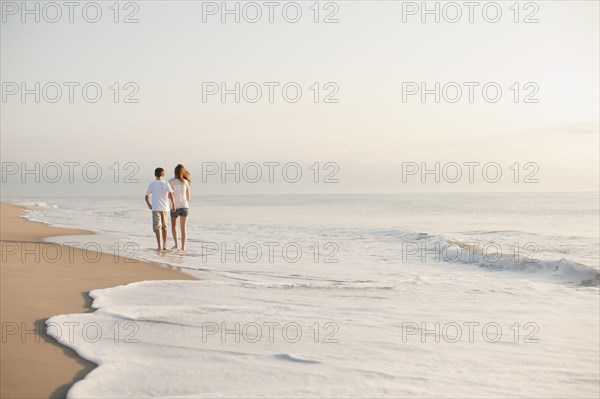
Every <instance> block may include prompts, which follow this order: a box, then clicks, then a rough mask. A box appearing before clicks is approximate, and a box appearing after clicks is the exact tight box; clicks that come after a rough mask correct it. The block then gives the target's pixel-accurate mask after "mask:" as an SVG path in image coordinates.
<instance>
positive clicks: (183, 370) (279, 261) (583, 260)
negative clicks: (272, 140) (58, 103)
mask: <svg viewBox="0 0 600 399" xmlns="http://www.w3.org/2000/svg"><path fill="white" fill-rule="evenodd" d="M3 200H4V201H8V202H14V203H18V204H22V205H25V206H27V207H28V209H29V211H28V214H27V218H28V219H31V220H35V221H41V222H44V223H49V224H52V225H57V226H63V227H73V228H82V229H88V230H93V231H95V232H96V233H97V235H94V236H65V237H53V238H50V239H49V241H51V242H56V243H61V244H65V245H71V246H76V247H80V248H87V249H92V250H100V251H102V252H104V254H105V256H111V255H112V254H119V255H121V256H124V257H125V258H126V259H127V260H128V261H131V262H135V261H137V260H146V261H153V262H158V263H161V264H163V265H166V266H167V265H168V266H169V267H174V268H180V269H181V270H182V271H183V272H185V273H188V274H190V275H192V276H196V277H198V278H200V279H201V280H198V281H158V282H156V281H152V282H139V283H134V284H129V285H124V286H118V287H113V288H108V289H100V290H94V291H92V292H91V293H90V296H91V297H92V298H93V299H94V302H93V307H94V308H95V309H96V310H95V312H93V313H85V314H69V315H56V316H54V317H52V318H50V319H49V320H48V322H47V328H48V330H47V331H48V334H50V335H52V336H54V337H56V338H57V339H58V340H59V341H60V342H61V343H63V344H64V345H66V346H69V347H71V348H73V349H74V350H76V351H77V353H79V354H80V355H81V356H82V357H84V358H86V359H89V360H91V361H93V362H95V363H97V364H99V365H100V367H98V368H96V369H94V370H93V371H92V372H91V373H90V374H88V375H87V376H86V377H85V379H83V380H81V381H79V382H77V383H76V384H75V385H74V386H73V387H72V388H71V390H70V391H69V397H71V398H84V397H99V396H100V397H178V398H181V397H289V396H293V397H315V396H325V397H507V396H511V397H514V396H527V397H565V396H569V397H598V396H599V394H600V388H599V386H600V385H599V384H600V375H599V373H600V350H599V348H600V338H599V337H600V320H599V317H598V315H599V314H600V299H599V293H600V292H599V285H600V280H599V276H600V259H599V256H600V248H599V247H600V244H599V241H600V212H599V211H600V209H599V207H600V198H599V194H598V193H503V194H499V193H485V194H472V193H471V194H467V193H463V194H380V195H375V194H355V195H266V196H200V195H196V196H194V197H193V198H192V201H191V204H190V216H189V218H188V250H187V251H185V252H182V251H177V250H170V251H168V252H166V253H158V252H157V251H156V250H155V245H156V242H155V238H154V234H153V232H152V230H151V217H150V211H149V210H148V209H147V208H146V206H145V204H144V200H143V196H142V195H140V196H136V197H132V196H123V197H94V198H90V197H81V198H77V197H69V198H27V199H22V198H9V199H6V198H3ZM170 235H171V233H170V230H169V236H170ZM171 246H172V240H171V238H169V247H171ZM90 261H92V260H90ZM69 323H74V324H70V325H72V326H75V327H74V329H73V330H71V331H66V330H65V329H64V326H65V325H69ZM67 332H69V334H67ZM71 333H72V334H71Z"/></svg>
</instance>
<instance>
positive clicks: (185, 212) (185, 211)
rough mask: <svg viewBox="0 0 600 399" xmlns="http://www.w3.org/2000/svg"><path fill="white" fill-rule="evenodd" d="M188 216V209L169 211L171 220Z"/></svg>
mask: <svg viewBox="0 0 600 399" xmlns="http://www.w3.org/2000/svg"><path fill="white" fill-rule="evenodd" d="M187 215H188V208H177V209H175V210H174V211H171V218H173V219H177V218H178V217H179V216H181V217H184V218H186V217H187Z"/></svg>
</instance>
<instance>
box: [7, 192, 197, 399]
mask: <svg viewBox="0 0 600 399" xmlns="http://www.w3.org/2000/svg"><path fill="white" fill-rule="evenodd" d="M25 210H26V208H25V207H22V206H18V205H13V204H6V203H0V226H1V227H0V243H1V251H0V253H1V263H0V282H1V289H0V299H1V300H0V320H1V323H2V344H1V349H0V353H1V360H0V362H1V363H0V368H1V370H2V373H1V375H0V397H2V398H64V397H65V396H66V394H67V392H68V390H69V389H70V387H71V386H72V385H73V384H74V383H76V382H77V381H79V380H81V379H83V378H84V377H85V376H86V375H87V374H88V373H89V372H91V371H92V370H93V369H95V368H96V364H95V363H93V362H90V361H88V360H86V359H84V358H82V357H80V356H79V355H78V354H77V353H76V352H75V351H74V350H72V349H70V348H67V347H65V346H63V345H61V344H59V343H57V342H56V341H54V340H53V339H51V338H49V337H48V336H46V335H45V334H44V332H45V329H44V327H45V324H44V323H45V320H47V319H48V318H50V317H52V316H56V315H59V314H67V313H85V312H93V311H94V309H93V308H92V307H91V305H92V299H91V298H90V297H89V296H88V292H89V291H91V290H94V289H101V288H108V287H113V286H117V285H124V284H129V283H133V282H138V281H144V280H195V278H194V277H192V276H189V275H187V274H184V273H183V272H181V271H178V270H176V269H175V268H167V267H165V266H162V265H160V264H158V263H151V262H143V261H137V260H136V261H134V262H131V260H130V259H129V260H128V262H124V260H125V259H124V258H123V257H119V256H115V255H112V254H104V253H96V255H97V254H101V255H100V256H98V258H99V259H98V260H94V261H90V255H89V254H90V253H91V252H92V251H90V250H83V249H80V248H73V247H65V246H62V245H58V244H54V243H51V242H47V241H43V240H44V239H45V238H48V237H55V236H66V235H69V236H70V235H78V236H93V235H94V234H95V233H93V232H91V231H87V230H79V229H69V228H62V227H53V226H50V225H48V224H45V223H40V222H33V221H29V220H26V219H24V218H23V217H22V216H23V215H24V213H25ZM84 252H85V253H84ZM59 254H60V255H59ZM102 255H105V256H102ZM94 259H95V258H94ZM32 381H35V384H32V383H31V382H32Z"/></svg>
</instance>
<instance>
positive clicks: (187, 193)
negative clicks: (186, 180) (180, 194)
mask: <svg viewBox="0 0 600 399" xmlns="http://www.w3.org/2000/svg"><path fill="white" fill-rule="evenodd" d="M186 188H187V190H185V198H186V199H187V200H188V201H189V200H190V198H191V194H190V185H189V184H188V185H187V186H186Z"/></svg>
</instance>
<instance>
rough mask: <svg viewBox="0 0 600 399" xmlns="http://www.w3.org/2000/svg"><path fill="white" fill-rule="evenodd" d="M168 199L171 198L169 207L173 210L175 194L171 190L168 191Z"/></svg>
mask: <svg viewBox="0 0 600 399" xmlns="http://www.w3.org/2000/svg"><path fill="white" fill-rule="evenodd" d="M169 199H170V200H171V209H172V210H175V196H174V195H173V193H172V192H170V193H169Z"/></svg>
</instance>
